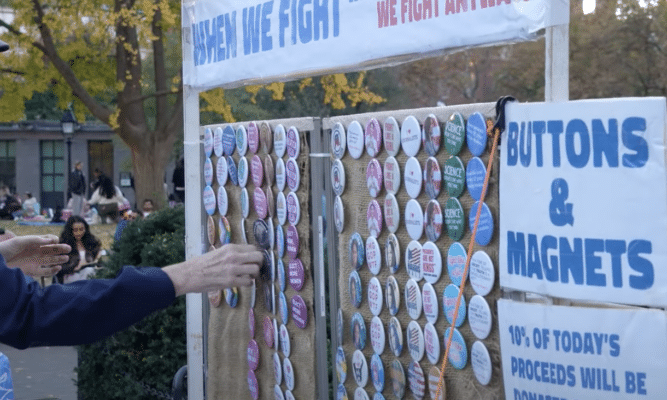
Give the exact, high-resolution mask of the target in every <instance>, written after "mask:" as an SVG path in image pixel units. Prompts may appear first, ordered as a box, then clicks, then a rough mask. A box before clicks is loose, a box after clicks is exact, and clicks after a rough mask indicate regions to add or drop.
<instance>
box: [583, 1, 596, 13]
mask: <svg viewBox="0 0 667 400" xmlns="http://www.w3.org/2000/svg"><path fill="white" fill-rule="evenodd" d="M583 10H584V14H590V13H592V12H593V11H595V0H584V5H583Z"/></svg>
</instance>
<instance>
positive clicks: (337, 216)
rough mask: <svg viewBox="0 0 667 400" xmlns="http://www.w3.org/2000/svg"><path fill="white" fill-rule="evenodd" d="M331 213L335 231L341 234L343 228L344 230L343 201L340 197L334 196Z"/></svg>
mask: <svg viewBox="0 0 667 400" xmlns="http://www.w3.org/2000/svg"><path fill="white" fill-rule="evenodd" d="M333 211H334V225H335V226H336V231H337V232H338V233H341V232H343V228H345V209H344V207H343V200H342V199H341V198H340V196H336V198H335V199H334V205H333Z"/></svg>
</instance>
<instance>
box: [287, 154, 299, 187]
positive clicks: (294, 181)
mask: <svg viewBox="0 0 667 400" xmlns="http://www.w3.org/2000/svg"><path fill="white" fill-rule="evenodd" d="M285 171H286V173H287V187H289V188H290V190H291V191H293V192H296V191H297V190H298V189H299V185H300V184H301V173H300V172H299V165H298V164H297V162H296V159H295V158H293V157H290V158H289V159H288V160H287V162H286V163H285Z"/></svg>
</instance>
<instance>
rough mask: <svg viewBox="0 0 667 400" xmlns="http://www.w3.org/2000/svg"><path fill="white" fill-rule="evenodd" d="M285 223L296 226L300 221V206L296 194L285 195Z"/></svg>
mask: <svg viewBox="0 0 667 400" xmlns="http://www.w3.org/2000/svg"><path fill="white" fill-rule="evenodd" d="M286 203H287V221H288V222H289V223H290V225H294V226H296V225H297V224H298V223H299V220H300V219H301V206H300V204H299V198H298V197H297V196H296V193H294V192H289V194H288V195H287V201H286Z"/></svg>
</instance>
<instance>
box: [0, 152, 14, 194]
mask: <svg viewBox="0 0 667 400" xmlns="http://www.w3.org/2000/svg"><path fill="white" fill-rule="evenodd" d="M0 185H7V186H8V187H9V189H10V190H11V191H12V193H16V141H14V140H0Z"/></svg>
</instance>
